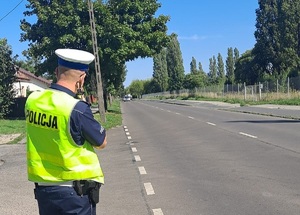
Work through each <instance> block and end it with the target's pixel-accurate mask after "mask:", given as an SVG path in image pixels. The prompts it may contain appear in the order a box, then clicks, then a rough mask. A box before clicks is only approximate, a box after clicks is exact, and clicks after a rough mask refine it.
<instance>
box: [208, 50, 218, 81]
mask: <svg viewBox="0 0 300 215" xmlns="http://www.w3.org/2000/svg"><path fill="white" fill-rule="evenodd" d="M207 76H208V82H209V84H210V85H214V84H217V61H216V57H215V56H213V57H212V58H210V59H209V72H208V74H207Z"/></svg>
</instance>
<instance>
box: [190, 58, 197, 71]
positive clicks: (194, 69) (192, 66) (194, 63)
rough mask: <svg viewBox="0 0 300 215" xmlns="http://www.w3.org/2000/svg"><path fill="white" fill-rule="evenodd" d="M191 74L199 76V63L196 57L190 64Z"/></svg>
mask: <svg viewBox="0 0 300 215" xmlns="http://www.w3.org/2000/svg"><path fill="white" fill-rule="evenodd" d="M190 66H191V68H190V72H191V74H197V73H198V70H197V61H196V59H195V58H194V57H192V62H191V63H190Z"/></svg>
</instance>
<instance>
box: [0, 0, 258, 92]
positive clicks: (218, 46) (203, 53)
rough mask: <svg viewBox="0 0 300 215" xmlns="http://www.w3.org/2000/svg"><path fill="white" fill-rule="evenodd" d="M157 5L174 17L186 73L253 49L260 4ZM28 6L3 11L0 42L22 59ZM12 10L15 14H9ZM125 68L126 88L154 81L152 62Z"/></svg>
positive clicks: (179, 0) (202, 1)
mask: <svg viewBox="0 0 300 215" xmlns="http://www.w3.org/2000/svg"><path fill="white" fill-rule="evenodd" d="M0 1H2V2H4V0H0ZM158 1H159V2H160V3H162V7H161V8H160V9H159V10H158V11H157V15H159V14H164V15H169V16H170V17H171V20H170V21H169V22H168V23H167V26H168V34H171V33H176V34H177V35H178V40H179V43H180V49H181V52H182V58H183V63H184V68H185V71H186V73H189V71H190V63H191V60H192V57H194V58H195V59H196V61H197V64H198V62H201V64H202V66H203V69H204V71H205V72H208V65H209V58H211V57H212V56H213V55H214V56H216V57H217V55H218V53H221V55H222V57H223V60H224V62H225V60H226V57H227V49H228V48H229V47H232V48H237V49H238V50H239V51H240V54H242V53H244V52H245V51H246V50H249V49H252V48H253V46H254V44H255V38H254V31H255V22H256V20H255V19H256V14H255V10H256V9H257V8H258V0H246V1H241V0H226V1H225V0H185V1H183V0H158ZM20 2H21V3H20ZM19 3H20V4H19ZM18 4H19V5H18ZM25 4H27V1H26V0H23V1H22V0H9V1H5V4H3V3H2V4H1V7H0V29H1V30H0V38H7V40H8V43H9V45H10V46H11V47H12V50H13V54H14V55H16V54H18V55H20V58H22V54H21V53H22V51H23V50H25V49H27V47H28V43H27V42H22V43H21V42H20V41H19V40H20V34H21V30H20V27H19V25H20V20H21V19H23V18H24V15H23V12H24V11H25V10H26V8H25ZM17 5H18V6H17ZM16 6H17V7H16ZM15 7H16V8H15ZM14 8H15V9H14ZM12 9H14V10H13V11H12V12H11V13H10V14H8V13H9V12H10V11H11V10H12ZM7 14H8V15H7ZM6 15H7V16H6ZM5 16H6V17H5ZM26 19H28V17H27V18H26ZM126 66H127V70H128V72H127V76H126V81H125V83H124V85H125V86H126V87H127V86H128V85H129V84H130V83H131V82H132V81H133V80H136V79H139V80H145V79H149V78H151V77H152V73H153V61H152V59H151V58H146V59H137V60H135V61H131V62H128V63H127V64H126Z"/></svg>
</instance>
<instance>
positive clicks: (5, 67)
mask: <svg viewBox="0 0 300 215" xmlns="http://www.w3.org/2000/svg"><path fill="white" fill-rule="evenodd" d="M14 61H15V58H13V57H12V50H11V47H10V46H9V45H8V44H7V40H6V39H0V118H3V117H5V116H7V115H8V114H9V113H10V110H11V105H13V103H14V102H13V98H14V97H15V91H14V88H13V83H14V82H15V80H16V77H15V74H16V72H17V71H16V69H15V66H14Z"/></svg>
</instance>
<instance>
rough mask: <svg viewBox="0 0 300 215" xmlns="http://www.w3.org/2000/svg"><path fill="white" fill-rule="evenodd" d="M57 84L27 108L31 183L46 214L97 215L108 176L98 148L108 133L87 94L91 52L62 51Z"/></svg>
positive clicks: (34, 96) (58, 52)
mask: <svg viewBox="0 0 300 215" xmlns="http://www.w3.org/2000/svg"><path fill="white" fill-rule="evenodd" d="M55 54H56V55H57V56H58V67H57V68H56V76H57V83H53V84H51V86H50V88H49V89H46V90H44V91H42V92H38V91H37V92H33V93H32V94H31V95H30V96H29V97H28V99H27V101H26V105H25V114H26V129H27V170H28V179H29V180H30V181H32V182H34V183H35V189H34V194H35V198H36V199H37V202H38V207H39V213H40V214H41V215H65V214H78V215H91V214H93V215H95V214H96V204H97V203H98V201H99V188H100V186H101V184H103V183H104V176H103V173H102V170H101V167H100V163H99V160H98V157H97V154H96V153H95V151H94V148H99V149H102V148H104V147H105V146H106V131H105V129H104V128H103V127H102V126H101V125H100V124H99V123H98V122H97V121H96V120H95V119H94V117H93V114H92V112H91V109H90V107H89V105H88V104H87V103H86V102H84V101H80V100H78V99H77V98H76V94H77V92H81V89H82V86H83V84H84V78H85V76H86V72H87V70H88V66H89V64H90V63H91V62H92V61H93V60H94V55H92V54H91V53H88V52H85V51H81V50H76V49H57V50H56V51H55Z"/></svg>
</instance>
